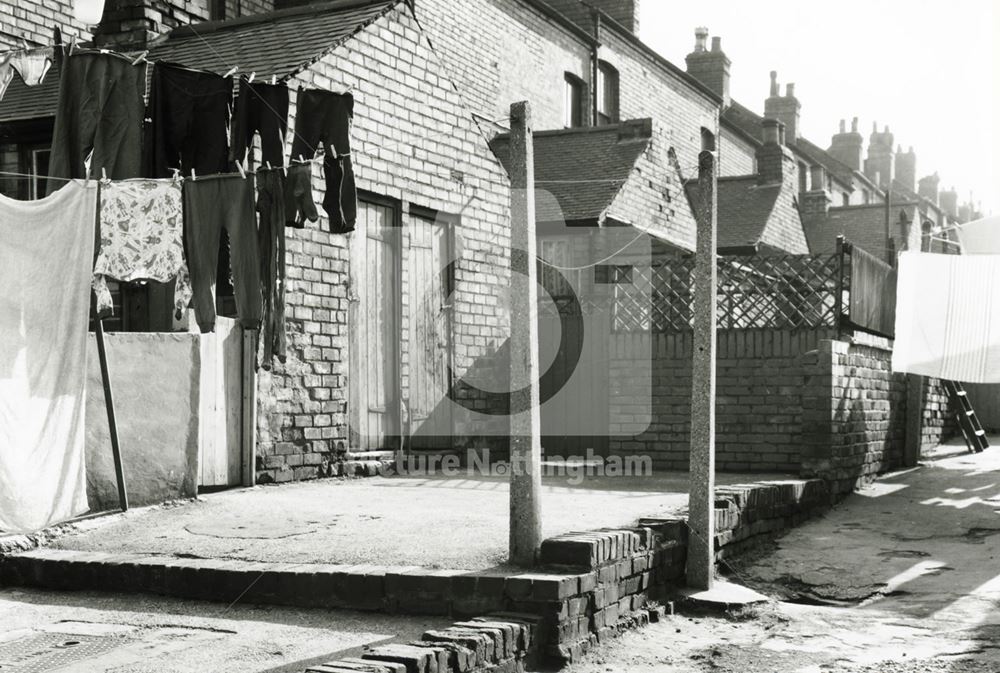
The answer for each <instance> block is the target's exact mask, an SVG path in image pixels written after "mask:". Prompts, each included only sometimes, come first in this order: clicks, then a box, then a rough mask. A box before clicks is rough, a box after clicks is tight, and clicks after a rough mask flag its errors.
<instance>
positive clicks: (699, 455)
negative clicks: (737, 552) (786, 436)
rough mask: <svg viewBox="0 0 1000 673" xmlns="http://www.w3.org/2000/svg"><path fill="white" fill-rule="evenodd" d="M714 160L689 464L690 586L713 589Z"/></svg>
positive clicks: (701, 269)
mask: <svg viewBox="0 0 1000 673" xmlns="http://www.w3.org/2000/svg"><path fill="white" fill-rule="evenodd" d="M715 188H716V174H715V155H714V154H713V153H712V152H709V151H704V152H702V153H701V154H699V155H698V196H699V199H698V203H697V204H696V206H695V207H696V212H695V216H696V218H695V221H696V222H697V228H698V235H697V244H696V249H695V267H694V268H695V287H694V341H693V344H694V346H693V352H692V357H691V462H690V477H689V478H690V482H691V483H690V490H689V494H688V527H689V528H690V533H691V534H690V535H689V536H688V556H687V584H688V586H690V587H693V588H695V589H705V590H707V589H711V588H712V580H713V576H714V572H715V549H714V545H715V349H716V342H715V335H716V325H717V317H716V301H717V300H716V286H717V282H718V281H717V274H718V271H717V268H716V225H717V209H716V194H715Z"/></svg>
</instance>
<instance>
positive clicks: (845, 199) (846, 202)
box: [840, 193, 851, 206]
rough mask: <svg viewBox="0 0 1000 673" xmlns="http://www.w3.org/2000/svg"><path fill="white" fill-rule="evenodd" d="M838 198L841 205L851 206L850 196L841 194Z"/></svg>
mask: <svg viewBox="0 0 1000 673" xmlns="http://www.w3.org/2000/svg"><path fill="white" fill-rule="evenodd" d="M840 197H841V200H842V201H843V205H845V206H849V205H851V197H850V195H848V194H846V193H844V194H841V195H840Z"/></svg>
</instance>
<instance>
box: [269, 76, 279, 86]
mask: <svg viewBox="0 0 1000 673" xmlns="http://www.w3.org/2000/svg"><path fill="white" fill-rule="evenodd" d="M277 83H278V76H277V75H271V86H274V85H275V84H277Z"/></svg>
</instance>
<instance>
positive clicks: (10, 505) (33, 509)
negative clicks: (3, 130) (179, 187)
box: [0, 181, 97, 532]
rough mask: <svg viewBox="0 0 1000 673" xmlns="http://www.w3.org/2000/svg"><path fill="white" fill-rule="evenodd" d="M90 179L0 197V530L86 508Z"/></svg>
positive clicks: (38, 524)
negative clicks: (30, 197) (24, 196)
mask: <svg viewBox="0 0 1000 673" xmlns="http://www.w3.org/2000/svg"><path fill="white" fill-rule="evenodd" d="M96 213H97V183H96V182H92V183H91V185H90V186H85V185H84V184H83V183H82V182H80V181H75V182H70V183H66V184H64V185H63V187H62V189H59V190H58V191H56V192H54V193H52V194H50V195H49V196H47V197H45V198H44V199H39V200H37V201H15V200H14V199H9V198H7V197H5V196H0V260H3V263H2V264H0V287H2V288H3V292H2V293H0V530H2V531H4V532H28V531H33V530H37V529H39V528H43V527H45V526H48V525H50V524H53V523H57V522H60V521H64V520H66V519H69V518H71V517H74V516H77V515H80V514H83V513H84V512H86V511H87V479H86V472H85V469H86V467H85V459H84V410H85V406H86V381H87V323H88V321H89V311H90V302H89V299H90V297H89V291H88V290H89V287H88V286H89V281H90V273H91V264H92V263H93V259H94V256H93V255H94V221H95V220H94V218H95V216H96Z"/></svg>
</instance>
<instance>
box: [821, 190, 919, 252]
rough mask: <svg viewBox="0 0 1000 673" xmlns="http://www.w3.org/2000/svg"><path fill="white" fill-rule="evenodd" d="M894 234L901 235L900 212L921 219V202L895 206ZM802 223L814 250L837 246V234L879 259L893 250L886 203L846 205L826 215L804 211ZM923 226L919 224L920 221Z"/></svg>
mask: <svg viewBox="0 0 1000 673" xmlns="http://www.w3.org/2000/svg"><path fill="white" fill-rule="evenodd" d="M891 208H892V211H891V216H892V232H891V233H892V237H893V239H894V240H896V241H898V240H899V239H900V236H901V233H900V214H901V213H903V214H905V216H906V219H907V221H909V222H911V223H912V222H917V223H919V222H920V215H919V213H918V212H916V211H917V205H916V204H913V203H900V204H898V205H895V204H894V205H892V206H891ZM802 226H803V228H804V229H805V232H806V241H807V242H808V243H809V252H810V253H811V254H814V255H816V254H825V253H831V252H835V251H836V250H837V236H840V235H843V236H844V238H846V239H847V240H848V241H850V242H851V243H854V244H855V245H857V246H858V247H860V248H864V249H865V250H867V251H868V252H870V253H871V254H873V255H875V256H876V257H878V258H879V259H882V260H886V261H889V260H888V257H889V250H888V248H887V246H886V235H885V204H883V203H877V204H871V205H865V206H843V207H840V208H830V210H829V212H828V214H827V215H826V216H823V215H817V214H803V216H802ZM917 226H919V224H918V225H917Z"/></svg>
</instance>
